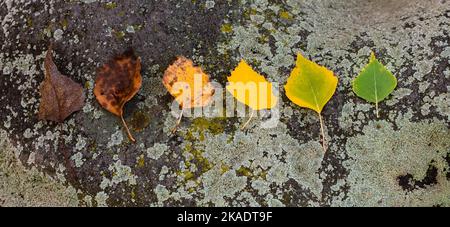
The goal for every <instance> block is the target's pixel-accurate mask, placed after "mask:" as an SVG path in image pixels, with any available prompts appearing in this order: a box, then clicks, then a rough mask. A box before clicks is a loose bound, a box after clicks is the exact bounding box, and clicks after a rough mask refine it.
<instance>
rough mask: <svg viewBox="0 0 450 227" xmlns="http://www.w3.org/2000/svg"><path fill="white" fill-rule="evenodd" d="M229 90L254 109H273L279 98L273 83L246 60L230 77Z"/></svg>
mask: <svg viewBox="0 0 450 227" xmlns="http://www.w3.org/2000/svg"><path fill="white" fill-rule="evenodd" d="M228 82H229V85H227V90H228V91H229V92H230V93H231V94H232V95H233V96H234V97H235V98H236V99H237V100H238V101H239V102H241V103H244V104H245V105H247V106H249V107H250V108H251V109H253V110H263V109H271V108H273V107H275V105H276V104H277V101H278V98H277V97H276V96H275V95H274V94H273V90H272V84H271V83H270V82H268V81H267V80H266V79H265V78H264V77H263V76H261V75H259V74H258V73H257V72H255V71H254V70H253V69H252V68H251V67H250V66H249V65H248V64H247V63H246V62H245V61H244V60H242V61H241V62H240V63H239V65H238V67H237V68H236V69H235V70H234V71H233V72H232V73H231V76H230V77H228Z"/></svg>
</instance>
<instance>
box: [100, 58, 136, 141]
mask: <svg viewBox="0 0 450 227" xmlns="http://www.w3.org/2000/svg"><path fill="white" fill-rule="evenodd" d="M141 86H142V76H141V58H139V57H137V56H136V55H135V54H134V52H133V51H132V50H130V51H127V52H125V53H123V54H121V55H119V56H117V57H115V58H114V59H112V60H110V61H109V62H108V63H106V64H104V65H103V66H102V67H101V68H100V69H99V70H98V72H97V78H96V80H95V88H94V94H95V97H96V98H97V101H98V102H99V103H100V105H101V106H102V107H103V108H105V109H106V110H108V111H109V112H111V113H113V114H114V115H116V116H118V117H120V118H121V120H122V123H123V125H124V127H125V129H126V131H127V134H128V137H129V138H130V140H131V141H133V142H135V139H134V138H133V136H132V135H131V133H130V130H129V129H128V126H127V124H126V122H125V120H124V119H123V107H124V105H125V103H127V102H128V101H130V100H131V99H132V98H133V97H134V96H135V95H136V93H137V92H138V91H139V89H140V88H141Z"/></svg>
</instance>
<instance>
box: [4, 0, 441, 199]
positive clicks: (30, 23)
mask: <svg viewBox="0 0 450 227" xmlns="http://www.w3.org/2000/svg"><path fill="white" fill-rule="evenodd" d="M0 22H1V26H2V28H1V29H0V45H1V49H0V74H1V80H0V91H1V96H0V106H1V112H0V120H1V122H0V131H1V134H0V135H1V140H0V141H1V147H0V149H1V150H0V152H1V153H0V182H1V183H0V206H13V205H25V206H33V205H56V206H58V205H61V206H180V205H183V206H449V205H450V167H449V165H450V131H449V129H450V92H449V90H450V46H449V43H450V35H449V31H450V2H448V1H446V0H425V1H424V0H396V1H390V0H378V1H366V0H347V1H332V0H322V1H313V0H301V1H298V0H287V1H276V0H253V1H250V0H241V1H237V0H217V1H191V0H182V1H179V0H170V1H156V0H154V1H146V0H129V1H119V0H113V1H101V0H98V1H95V0H89V1H62V0H51V1H43V0H36V1H21V0H5V1H1V2H0ZM51 41H53V42H54V51H55V53H56V56H55V57H54V60H55V63H56V64H57V65H58V67H59V69H60V71H61V72H62V73H63V74H65V75H68V76H69V77H71V78H72V79H73V80H75V81H77V82H79V83H81V84H83V85H84V87H85V92H86V97H87V100H86V106H85V107H84V108H83V110H82V111H80V112H78V113H75V114H74V115H72V116H71V117H70V118H69V119H67V120H66V122H64V123H63V124H55V123H51V122H45V121H38V119H37V110H38V106H39V97H40V94H39V90H38V87H39V84H40V83H41V82H42V80H43V78H44V71H43V60H44V56H45V53H46V50H47V47H48V44H49V42H51ZM130 47H132V48H134V49H135V51H136V52H137V53H138V54H139V56H141V58H142V62H143V70H142V73H143V77H144V82H143V88H142V89H141V91H140V92H139V93H138V95H137V96H136V97H135V98H134V99H133V100H131V102H130V103H128V104H127V106H126V109H125V113H126V114H125V115H126V116H125V117H126V120H127V121H128V122H129V124H130V125H131V127H132V130H133V135H134V136H135V137H136V139H137V141H138V142H137V143H136V144H132V143H130V142H129V141H128V140H127V138H126V135H125V134H124V132H123V130H122V128H121V124H120V122H119V121H118V120H117V118H116V117H114V116H113V115H111V114H110V113H108V112H106V111H104V110H103V109H102V108H101V107H100V106H99V104H98V103H97V102H96V100H95V98H94V97H93V92H92V89H93V84H94V80H95V72H96V68H98V67H99V66H100V65H102V64H103V63H104V62H106V61H107V59H109V58H110V57H112V56H114V55H115V54H118V53H121V52H123V51H124V50H126V49H128V48H130ZM372 50H373V51H375V53H376V54H377V57H378V58H379V59H380V61H381V62H383V63H384V64H386V66H387V67H388V69H389V70H391V71H392V72H393V73H394V75H396V76H397V78H398V88H397V89H396V90H395V92H394V93H393V95H391V96H390V97H389V99H388V100H387V101H384V102H383V103H381V104H380V109H381V112H380V115H381V116H380V118H379V119H377V118H376V116H375V114H374V109H375V107H374V106H373V105H371V104H368V103H366V102H364V101H363V100H361V99H359V98H357V97H356V96H355V95H354V94H353V92H352V91H351V81H352V79H353V78H354V77H355V76H356V75H357V74H358V72H359V71H360V70H361V69H362V67H364V65H365V64H366V63H367V61H368V59H369V55H370V52H371V51H372ZM297 52H302V53H303V54H305V56H308V57H309V58H310V59H312V60H314V61H316V62H318V63H319V64H321V65H324V66H326V67H327V68H329V69H331V70H333V71H334V72H335V73H336V75H337V76H338V78H339V81H340V83H339V86H338V91H337V93H336V94H335V96H334V97H333V98H332V100H331V101H330V103H329V104H328V105H327V106H326V107H325V109H324V112H323V117H324V120H325V124H326V129H325V130H326V134H327V141H328V143H329V150H328V151H327V152H326V153H324V152H323V150H322V149H321V146H320V144H319V142H318V141H319V133H320V128H319V124H318V118H317V116H316V114H315V113H314V112H313V111H309V110H305V109H300V108H298V107H297V106H295V105H294V104H292V103H291V102H289V100H288V99H287V98H286V96H285V95H281V96H280V97H281V99H282V103H281V105H280V113H281V119H280V122H279V123H278V125H277V126H276V127H275V128H272V129H264V128H261V127H260V123H261V121H262V120H263V119H261V118H258V119H255V120H253V121H252V122H251V123H250V125H249V126H248V128H247V130H244V131H241V130H240V129H239V126H240V125H241V124H242V123H243V122H244V121H246V118H238V117H234V118H212V119H210V118H197V119H192V118H184V119H183V121H182V124H181V126H180V128H179V130H178V132H177V133H176V134H175V135H172V134H171V133H170V131H171V129H172V127H173V125H174V124H175V122H176V118H175V117H174V116H173V115H172V114H171V112H170V107H171V105H172V97H171V96H170V95H169V94H168V93H167V91H166V90H165V89H164V87H163V85H162V83H161V77H162V75H163V72H164V70H165V69H166V68H167V66H168V65H169V64H170V63H171V62H172V61H173V60H174V59H175V57H176V56H178V55H183V56H186V57H188V58H191V59H193V60H194V62H196V63H197V64H199V65H200V66H202V68H203V69H204V70H205V71H206V72H207V73H208V74H210V75H211V79H212V80H214V81H216V82H219V83H221V84H222V85H224V84H225V81H226V77H227V76H229V74H230V71H231V70H232V69H233V68H234V67H235V66H236V65H237V63H238V62H239V60H240V59H241V58H245V59H246V60H247V61H248V62H249V63H250V64H251V65H253V66H254V67H255V69H257V71H259V72H261V73H263V74H264V75H265V76H266V77H267V78H268V79H269V80H270V81H271V82H273V83H275V84H279V85H280V88H282V85H284V84H285V82H286V80H287V77H288V75H289V72H290V70H291V69H292V68H293V66H294V63H295V55H296V53H297ZM280 93H281V94H284V92H283V90H282V89H281V91H280ZM16 160H18V162H16ZM11 165H12V166H14V168H12V169H11V168H10V166H11ZM9 182H15V183H9ZM19 191H20V192H21V193H22V192H23V193H22V194H18V192H19ZM42 194H45V195H46V196H44V197H42Z"/></svg>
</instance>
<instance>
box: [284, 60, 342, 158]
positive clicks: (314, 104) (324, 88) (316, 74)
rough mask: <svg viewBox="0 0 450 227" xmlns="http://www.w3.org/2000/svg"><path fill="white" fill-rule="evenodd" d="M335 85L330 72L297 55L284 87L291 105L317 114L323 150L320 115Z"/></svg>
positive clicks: (322, 129)
mask: <svg viewBox="0 0 450 227" xmlns="http://www.w3.org/2000/svg"><path fill="white" fill-rule="evenodd" d="M337 84H338V79H337V77H336V76H334V74H333V72H332V71H330V70H328V69H327V68H325V67H323V66H320V65H318V64H316V63H314V62H312V61H309V60H308V59H306V58H305V57H303V55H301V54H298V57H297V65H296V67H295V68H294V70H293V71H292V73H291V76H290V77H289V78H288V80H287V83H286V85H285V87H284V88H285V91H286V96H287V97H288V98H289V99H290V100H291V101H292V102H293V103H295V104H297V105H299V106H301V107H305V108H309V109H312V110H314V111H316V112H317V113H318V114H319V119H320V126H321V127H320V128H321V132H322V142H323V148H324V150H326V146H325V133H324V126H323V120H322V115H321V113H322V109H323V108H324V106H325V105H326V104H327V103H328V101H329V100H330V99H331V97H332V96H333V94H334V92H335V91H336V87H337Z"/></svg>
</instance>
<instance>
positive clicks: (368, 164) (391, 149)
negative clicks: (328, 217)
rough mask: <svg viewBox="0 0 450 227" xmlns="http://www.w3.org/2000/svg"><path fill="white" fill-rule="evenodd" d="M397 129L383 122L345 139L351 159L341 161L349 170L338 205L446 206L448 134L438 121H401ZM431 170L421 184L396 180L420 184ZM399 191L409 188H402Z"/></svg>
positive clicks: (448, 192) (448, 200)
mask: <svg viewBox="0 0 450 227" xmlns="http://www.w3.org/2000/svg"><path fill="white" fill-rule="evenodd" d="M401 125H402V126H401V128H400V129H399V130H398V131H396V130H394V129H393V127H392V125H391V124H390V123H388V122H386V121H377V122H371V123H370V124H369V125H367V126H366V127H364V130H363V133H364V134H363V135H360V136H356V137H353V138H349V140H348V142H347V145H346V150H347V152H348V155H349V156H350V157H351V159H349V160H348V161H346V162H345V166H346V168H347V169H349V170H350V175H349V176H348V178H347V183H348V184H349V186H350V190H349V192H348V195H347V197H346V199H345V200H344V201H336V202H335V203H334V205H340V206H436V205H439V206H449V205H450V197H449V196H448V195H450V182H449V181H448V179H447V178H446V169H448V168H449V166H448V164H447V162H446V161H445V159H444V158H445V157H446V156H447V154H448V151H449V149H450V131H449V129H448V128H447V126H446V125H445V124H442V123H439V122H423V123H410V122H408V121H403V122H402V124H401ZM430 166H434V167H435V168H437V171H438V172H437V176H435V177H436V179H435V180H436V182H435V183H429V185H425V186H420V187H418V186H417V185H414V183H412V182H408V183H407V184H408V185H406V186H405V185H403V186H402V185H401V183H400V182H399V177H401V176H407V175H408V174H410V175H412V177H413V180H415V181H423V180H424V179H425V178H426V176H427V170H428V169H429V167H430ZM403 187H408V188H411V189H412V190H405V189H404V188H403Z"/></svg>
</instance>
